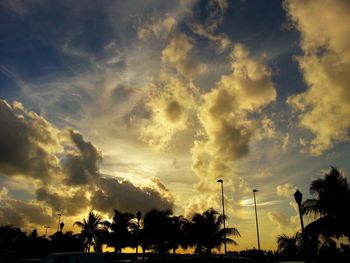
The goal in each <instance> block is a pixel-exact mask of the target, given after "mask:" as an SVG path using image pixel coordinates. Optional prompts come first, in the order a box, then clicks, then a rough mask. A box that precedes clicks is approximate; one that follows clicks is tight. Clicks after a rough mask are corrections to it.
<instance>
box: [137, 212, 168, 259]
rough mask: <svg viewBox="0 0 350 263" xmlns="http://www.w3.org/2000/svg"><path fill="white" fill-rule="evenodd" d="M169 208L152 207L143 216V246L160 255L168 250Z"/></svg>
mask: <svg viewBox="0 0 350 263" xmlns="http://www.w3.org/2000/svg"><path fill="white" fill-rule="evenodd" d="M171 213H172V212H171V211H170V210H165V211H160V210H157V209H153V210H151V211H150V212H148V213H147V214H146V215H145V217H144V229H143V235H144V246H145V247H148V248H151V249H153V250H154V251H155V252H157V253H158V254H160V255H162V254H165V253H167V252H168V250H169V249H170V247H169V232H170V215H171Z"/></svg>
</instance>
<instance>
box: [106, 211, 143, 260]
mask: <svg viewBox="0 0 350 263" xmlns="http://www.w3.org/2000/svg"><path fill="white" fill-rule="evenodd" d="M133 219H134V215H133V214H131V213H127V212H126V213H123V212H120V211H119V210H117V209H116V210H114V216H113V221H112V223H109V225H108V226H109V228H110V230H111V234H110V241H109V245H111V246H113V247H114V249H115V252H116V253H119V254H120V253H121V251H122V249H123V248H125V247H128V246H131V245H132V231H134V230H135V229H136V228H137V224H136V223H135V221H134V220H133Z"/></svg>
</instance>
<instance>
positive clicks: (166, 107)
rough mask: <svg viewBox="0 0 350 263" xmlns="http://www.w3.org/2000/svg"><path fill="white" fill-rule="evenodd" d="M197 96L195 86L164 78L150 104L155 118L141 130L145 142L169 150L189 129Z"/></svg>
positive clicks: (147, 102) (157, 148)
mask: <svg viewBox="0 0 350 263" xmlns="http://www.w3.org/2000/svg"><path fill="white" fill-rule="evenodd" d="M195 96H196V88H195V87H194V85H193V84H191V83H186V82H184V81H182V80H180V79H179V78H177V77H172V76H169V75H167V74H164V75H163V76H162V79H161V82H160V83H159V84H158V85H154V86H153V87H152V88H151V92H150V95H149V96H148V98H147V100H146V107H147V109H148V110H149V112H150V114H151V118H150V120H149V122H148V124H147V125H146V126H145V127H144V128H143V129H142V130H141V136H140V138H141V140H142V141H144V142H146V143H147V144H148V145H150V146H151V147H152V148H153V149H155V150H157V151H160V150H162V149H164V148H166V147H167V146H168V145H169V142H170V140H171V139H172V138H173V136H174V135H175V134H176V133H178V132H180V131H183V130H185V129H186V128H187V127H188V123H189V120H190V118H191V115H193V110H194V105H195Z"/></svg>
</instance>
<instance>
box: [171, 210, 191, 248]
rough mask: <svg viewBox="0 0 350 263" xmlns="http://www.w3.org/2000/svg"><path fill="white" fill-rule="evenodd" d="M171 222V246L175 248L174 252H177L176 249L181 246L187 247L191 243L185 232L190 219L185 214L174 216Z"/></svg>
mask: <svg viewBox="0 0 350 263" xmlns="http://www.w3.org/2000/svg"><path fill="white" fill-rule="evenodd" d="M169 223H170V225H169V232H168V239H169V248H170V249H172V250H173V254H176V249H178V248H179V246H181V247H183V248H187V247H188V245H189V243H188V242H187V238H186V233H185V231H186V229H187V227H188V225H189V221H188V220H187V219H186V218H184V217H183V216H172V217H171V218H170V220H169Z"/></svg>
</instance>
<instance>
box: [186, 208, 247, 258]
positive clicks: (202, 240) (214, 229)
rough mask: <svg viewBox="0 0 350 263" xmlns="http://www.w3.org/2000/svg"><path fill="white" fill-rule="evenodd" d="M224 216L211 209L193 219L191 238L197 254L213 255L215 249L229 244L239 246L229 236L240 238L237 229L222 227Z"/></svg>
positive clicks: (194, 216)
mask: <svg viewBox="0 0 350 263" xmlns="http://www.w3.org/2000/svg"><path fill="white" fill-rule="evenodd" d="M223 222H224V216H223V215H221V214H220V215H219V213H218V212H217V211H215V210H214V209H213V208H210V209H208V210H206V211H205V212H203V213H202V214H199V213H196V214H194V215H193V217H192V225H191V236H192V240H193V245H194V246H195V252H196V253H197V254H198V253H203V252H205V253H206V254H211V252H212V250H213V249H214V248H216V249H220V247H221V245H222V244H224V242H226V243H227V244H233V245H237V243H236V241H234V240H233V239H231V238H228V236H230V235H233V236H240V233H239V232H238V230H237V229H236V228H232V227H226V228H225V229H224V228H223V227H222V226H223Z"/></svg>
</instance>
